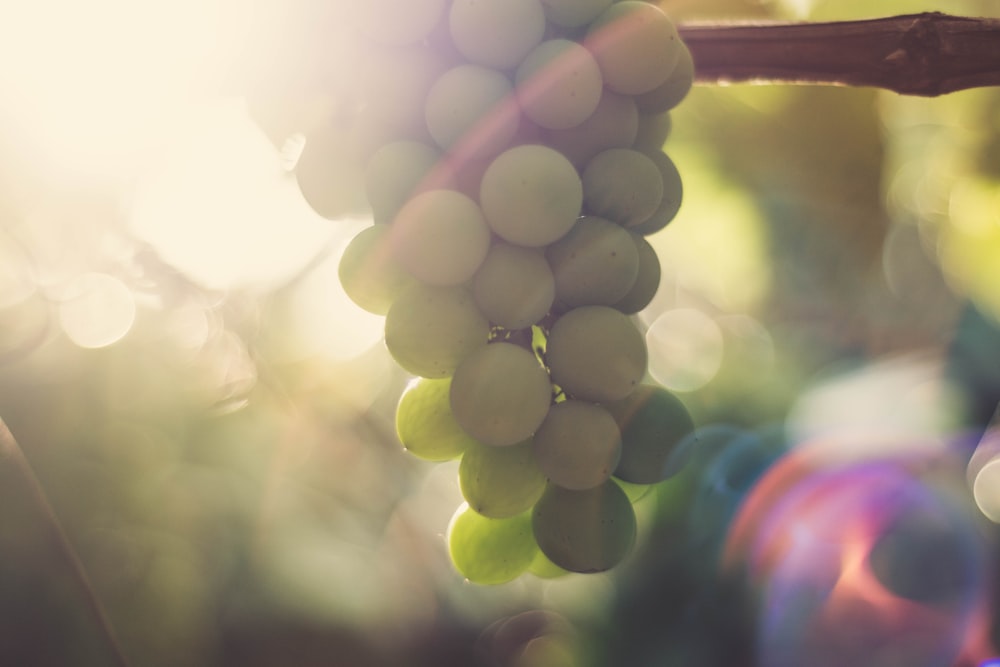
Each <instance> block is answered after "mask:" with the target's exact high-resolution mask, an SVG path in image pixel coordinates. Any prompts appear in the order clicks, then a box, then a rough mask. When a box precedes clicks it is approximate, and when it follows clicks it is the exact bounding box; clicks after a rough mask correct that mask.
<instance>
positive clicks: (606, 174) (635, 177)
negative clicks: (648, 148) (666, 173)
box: [582, 148, 663, 227]
mask: <svg viewBox="0 0 1000 667" xmlns="http://www.w3.org/2000/svg"><path fill="white" fill-rule="evenodd" d="M582 182H583V201H584V204H585V206H586V209H587V211H588V212H590V213H591V214H593V215H597V216H600V217H602V218H607V219H608V220H611V221H613V222H617V223H618V224H620V225H624V226H626V227H628V226H632V225H638V224H640V223H642V222H645V221H646V220H648V219H649V218H650V217H651V216H652V215H653V213H654V212H655V211H656V210H657V208H658V207H659V206H660V203H661V201H662V200H663V177H662V176H661V175H660V170H659V169H658V168H657V166H656V164H655V163H654V162H653V160H652V159H650V157H649V156H648V155H645V154H644V153H641V152H640V151H637V150H633V149H631V148H609V149H608V150H606V151H602V152H600V153H598V154H597V155H595V156H594V157H593V158H592V159H591V160H590V161H589V162H588V163H587V166H586V167H585V168H584V170H583V175H582Z"/></svg>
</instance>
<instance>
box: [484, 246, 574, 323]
mask: <svg viewBox="0 0 1000 667" xmlns="http://www.w3.org/2000/svg"><path fill="white" fill-rule="evenodd" d="M472 293H473V295H475V297H476V303H477V304H478V305H479V309H480V310H482V311H483V314H484V315H486V317H487V318H489V320H490V322H493V323H494V324H498V325H500V326H502V327H504V328H505V329H514V330H516V329H525V328H527V327H530V326H531V325H532V324H535V323H536V322H538V321H539V320H540V319H542V318H543V317H544V316H545V314H546V313H547V312H548V311H549V308H550V307H551V306H552V301H553V300H554V299H555V293H556V283H555V278H553V276H552V270H551V269H550V268H549V263H548V262H547V261H546V260H545V255H543V254H542V251H541V250H538V249H536V248H523V247H521V246H515V245H511V244H509V243H504V242H503V241H496V242H494V243H493V245H492V246H491V247H490V250H489V252H488V253H487V254H486V259H485V260H483V264H482V266H480V267H479V271H478V272H477V273H476V275H475V278H474V279H473V283H472Z"/></svg>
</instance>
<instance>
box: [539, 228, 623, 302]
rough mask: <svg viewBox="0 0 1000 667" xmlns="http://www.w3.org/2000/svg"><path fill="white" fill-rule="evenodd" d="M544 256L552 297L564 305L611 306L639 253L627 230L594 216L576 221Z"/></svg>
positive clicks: (621, 291) (621, 290)
mask: <svg viewBox="0 0 1000 667" xmlns="http://www.w3.org/2000/svg"><path fill="white" fill-rule="evenodd" d="M545 256H546V258H547V259H548V260H549V265H550V266H551V267H552V275H553V276H555V283H556V299H557V300H558V301H559V302H560V303H562V304H565V305H567V306H585V305H611V304H613V303H615V302H617V301H618V300H620V299H621V298H623V297H624V296H625V295H626V294H627V293H628V291H629V289H631V287H632V285H633V284H635V280H636V276H637V275H638V273H639V252H638V248H637V247H636V243H635V241H633V240H632V237H631V235H630V234H629V232H628V231H626V230H625V229H624V228H622V227H621V226H620V225H616V224H615V223H613V222H610V221H608V220H604V219H603V218H597V217H594V216H584V217H582V218H580V219H579V220H577V221H576V224H575V225H573V228H572V229H571V230H569V233H568V234H566V236H564V237H562V238H561V239H559V240H558V241H556V242H555V243H553V244H552V245H550V246H549V247H548V248H547V249H546V251H545Z"/></svg>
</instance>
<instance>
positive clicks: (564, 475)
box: [532, 399, 621, 490]
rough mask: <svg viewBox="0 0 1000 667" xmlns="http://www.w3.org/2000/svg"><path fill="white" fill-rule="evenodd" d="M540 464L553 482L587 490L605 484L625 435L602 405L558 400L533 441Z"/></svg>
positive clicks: (566, 487) (568, 487)
mask: <svg viewBox="0 0 1000 667" xmlns="http://www.w3.org/2000/svg"><path fill="white" fill-rule="evenodd" d="M532 442H533V446H534V452H535V460H537V461H538V467H539V468H540V469H541V471H542V472H543V473H544V474H545V476H546V477H547V478H548V480H549V481H550V482H552V483H553V484H557V485H559V486H561V487H563V488H564V489H575V490H583V489H589V488H592V487H595V486H598V485H599V484H602V483H603V482H604V481H606V480H607V479H608V478H609V477H610V476H611V473H612V471H614V469H615V466H617V465H618V458H619V456H620V455H621V434H620V433H619V431H618V425H617V424H616V423H615V420H614V417H612V416H611V414H610V413H609V412H608V411H607V410H605V409H604V408H603V407H601V406H599V405H595V404H593V403H586V402H584V401H578V400H574V399H567V400H565V401H562V402H560V403H556V404H555V405H553V406H552V407H551V408H550V409H549V414H548V415H547V416H546V417H545V421H543V422H542V425H541V426H540V427H539V429H538V432H537V433H535V437H534V439H533V440H532Z"/></svg>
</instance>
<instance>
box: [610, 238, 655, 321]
mask: <svg viewBox="0 0 1000 667" xmlns="http://www.w3.org/2000/svg"><path fill="white" fill-rule="evenodd" d="M629 236H631V237H632V241H633V242H634V243H635V247H636V250H637V252H638V256H639V271H638V273H637V274H636V277H635V282H634V283H632V288H631V289H630V290H629V291H628V292H627V293H626V294H625V296H623V297H622V298H621V299H619V300H618V301H616V302H615V303H613V304H612V306H613V307H614V309H615V310H620V311H622V312H623V313H625V314H626V315H633V314H635V313H638V312H639V311H640V310H642V309H643V308H645V307H646V306H648V305H649V304H650V303H651V302H652V301H653V297H654V296H656V292H657V290H659V288H660V276H661V271H660V258H659V257H658V256H657V255H656V250H655V249H654V248H653V246H652V245H650V243H649V241H647V240H646V239H645V238H643V236H642V235H641V234H638V233H636V232H634V231H629Z"/></svg>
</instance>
